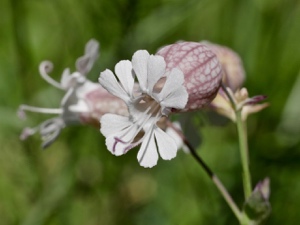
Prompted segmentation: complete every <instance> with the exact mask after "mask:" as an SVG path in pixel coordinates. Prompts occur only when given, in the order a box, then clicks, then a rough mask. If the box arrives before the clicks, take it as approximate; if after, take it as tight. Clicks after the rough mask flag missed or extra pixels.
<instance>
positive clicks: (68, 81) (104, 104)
mask: <svg viewBox="0 0 300 225" xmlns="http://www.w3.org/2000/svg"><path fill="white" fill-rule="evenodd" d="M98 49H99V44H98V42H96V41H95V40H90V41H89V42H88V43H87V44H86V48H85V54H84V55H83V56H82V57H80V58H78V60H77V61H76V69H77V71H76V72H74V73H72V74H70V70H69V69H65V70H64V72H63V74H62V78H61V81H60V83H59V82H57V81H55V80H53V79H52V78H51V77H50V76H49V75H48V73H50V72H51V71H52V68H53V65H52V63H51V62H49V61H44V62H42V63H41V64H40V67H39V71H40V74H41V76H42V77H43V78H44V79H45V80H46V81H47V82H48V83H50V84H51V85H53V86H55V87H57V88H59V89H61V90H63V91H65V92H66V93H65V95H64V97H63V99H62V101H61V103H60V108H55V109H52V108H51V109H49V108H39V107H34V106H28V105H20V107H19V116H20V117H21V118H24V117H25V111H30V112H37V113H46V114H56V115H57V117H55V118H51V119H48V120H46V121H44V122H42V123H41V124H40V125H38V126H37V127H34V128H29V127H27V128H25V129H24V130H23V132H22V134H21V136H20V138H21V139H22V140H24V139H26V138H27V137H29V136H30V135H33V134H34V133H36V132H40V134H41V136H42V139H43V143H42V147H43V148H46V147H48V146H49V145H50V144H52V143H53V141H54V140H55V139H56V138H57V137H58V135H59V134H60V132H61V130H62V129H63V128H64V127H65V126H68V125H71V124H81V123H84V124H92V125H94V126H97V127H99V118H100V117H101V116H102V115H103V114H105V113H107V112H112V113H117V114H121V115H126V114H127V109H126V105H125V104H124V103H123V101H122V100H120V99H119V98H116V97H115V96H113V95H111V94H109V93H108V92H107V91H106V90H105V89H104V88H103V87H102V86H101V85H100V84H99V83H93V82H91V81H89V80H88V79H86V74H87V73H88V72H89V71H90V70H91V68H92V66H93V64H94V62H95V61H96V59H97V57H98Z"/></svg>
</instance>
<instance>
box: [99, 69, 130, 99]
mask: <svg viewBox="0 0 300 225" xmlns="http://www.w3.org/2000/svg"><path fill="white" fill-rule="evenodd" d="M99 82H100V84H101V85H102V86H103V87H104V88H105V89H106V90H107V91H108V92H110V93H111V94H112V95H115V96H117V97H119V98H121V99H123V100H124V101H125V102H126V103H128V102H129V100H130V98H129V96H128V95H127V93H126V91H125V90H124V89H123V88H122V87H121V85H120V84H119V82H118V81H117V79H116V77H115V75H114V74H113V72H111V71H110V70H108V69H106V70H105V71H103V72H102V73H101V74H100V77H99Z"/></svg>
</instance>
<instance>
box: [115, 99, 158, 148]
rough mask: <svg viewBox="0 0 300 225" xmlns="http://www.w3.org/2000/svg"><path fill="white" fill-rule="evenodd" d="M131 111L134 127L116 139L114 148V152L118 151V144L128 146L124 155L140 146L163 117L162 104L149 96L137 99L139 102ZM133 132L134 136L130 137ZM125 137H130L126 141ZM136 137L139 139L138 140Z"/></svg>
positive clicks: (130, 108) (135, 103)
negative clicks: (141, 134) (140, 135)
mask: <svg viewBox="0 0 300 225" xmlns="http://www.w3.org/2000/svg"><path fill="white" fill-rule="evenodd" d="M129 111H130V114H131V121H132V125H131V126H130V127H127V128H125V129H127V131H126V132H125V133H124V134H123V135H122V136H121V137H115V143H114V146H113V151H114V152H115V151H116V147H117V144H118V143H122V144H124V145H127V146H126V147H125V148H124V153H126V152H127V151H128V150H129V149H131V148H133V147H135V146H137V145H138V144H140V143H141V142H142V141H143V139H144V138H145V136H146V135H145V133H147V132H149V131H151V130H152V129H153V127H154V125H156V123H157V122H158V121H159V120H160V118H161V117H162V113H161V106H160V104H159V103H158V102H157V101H156V100H154V99H153V98H152V97H151V96H149V95H144V96H141V97H140V98H139V99H137V101H135V102H134V103H133V104H132V106H130V107H129ZM131 132H132V134H131V135H129V133H131ZM143 132H144V135H143V136H142V137H138V135H139V134H140V133H143ZM125 136H129V140H124V139H123V138H124V137H125ZM136 137H138V139H137V138H136Z"/></svg>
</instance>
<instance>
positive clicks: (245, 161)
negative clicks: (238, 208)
mask: <svg viewBox="0 0 300 225" xmlns="http://www.w3.org/2000/svg"><path fill="white" fill-rule="evenodd" d="M236 125H237V131H238V136H239V144H240V155H241V162H242V167H243V183H244V194H245V199H246V200H247V199H248V198H249V197H250V195H251V193H252V184H251V175H250V170H249V155H248V140H247V130H246V122H245V121H243V119H242V113H241V110H237V111H236Z"/></svg>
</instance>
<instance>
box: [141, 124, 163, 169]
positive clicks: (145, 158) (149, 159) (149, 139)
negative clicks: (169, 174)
mask: <svg viewBox="0 0 300 225" xmlns="http://www.w3.org/2000/svg"><path fill="white" fill-rule="evenodd" d="M137 159H138V161H139V163H140V165H141V166H143V167H146V168H151V167H153V166H155V165H156V164H157V160H158V152H157V147H156V144H155V139H154V133H153V129H151V130H150V131H148V132H147V133H146V134H145V137H144V140H143V142H142V145H141V148H140V150H139V152H138V155H137Z"/></svg>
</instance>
